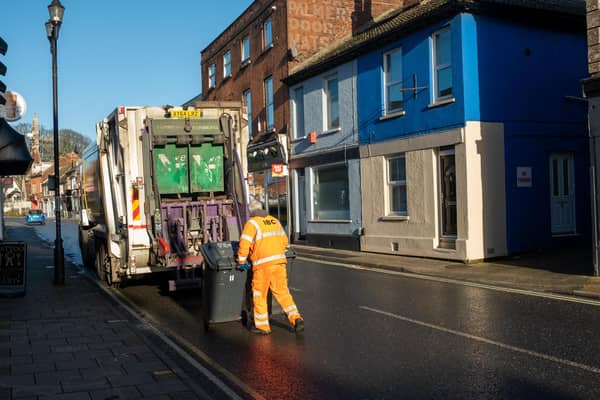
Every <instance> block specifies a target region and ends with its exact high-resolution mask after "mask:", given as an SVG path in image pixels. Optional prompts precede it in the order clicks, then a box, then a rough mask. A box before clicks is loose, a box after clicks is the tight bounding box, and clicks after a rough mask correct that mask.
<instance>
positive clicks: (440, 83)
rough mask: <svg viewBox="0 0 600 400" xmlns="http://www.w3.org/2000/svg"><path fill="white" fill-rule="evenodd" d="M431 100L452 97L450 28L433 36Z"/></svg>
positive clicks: (435, 100)
mask: <svg viewBox="0 0 600 400" xmlns="http://www.w3.org/2000/svg"><path fill="white" fill-rule="evenodd" d="M433 67H434V68H433V90H434V92H433V100H434V103H435V102H437V101H439V100H444V99H449V98H451V97H452V36H451V31H450V28H446V29H443V30H441V31H438V32H436V33H434V34H433Z"/></svg>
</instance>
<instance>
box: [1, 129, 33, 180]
mask: <svg viewBox="0 0 600 400" xmlns="http://www.w3.org/2000/svg"><path fill="white" fill-rule="evenodd" d="M32 162H33V158H31V154H30V153H29V149H28V148H27V144H26V143H25V136H23V135H21V134H20V133H19V132H17V131H16V130H14V128H13V127H12V126H10V125H9V124H8V122H6V120H5V119H4V118H0V176H1V175H4V176H6V175H25V174H26V173H27V170H29V167H31V163H32Z"/></svg>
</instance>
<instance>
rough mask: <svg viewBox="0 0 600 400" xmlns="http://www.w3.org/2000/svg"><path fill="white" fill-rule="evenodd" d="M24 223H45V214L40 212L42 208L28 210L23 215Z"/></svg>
mask: <svg viewBox="0 0 600 400" xmlns="http://www.w3.org/2000/svg"><path fill="white" fill-rule="evenodd" d="M25 223H26V224H27V225H31V224H41V225H45V224H46V215H45V214H44V213H43V212H42V210H29V212H28V213H27V216H26V217H25Z"/></svg>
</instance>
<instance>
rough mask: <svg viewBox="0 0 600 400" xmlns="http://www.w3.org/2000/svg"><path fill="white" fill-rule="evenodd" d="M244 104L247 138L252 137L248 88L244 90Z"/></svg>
mask: <svg viewBox="0 0 600 400" xmlns="http://www.w3.org/2000/svg"><path fill="white" fill-rule="evenodd" d="M244 106H246V111H247V112H248V138H252V92H250V89H248V90H245V91H244Z"/></svg>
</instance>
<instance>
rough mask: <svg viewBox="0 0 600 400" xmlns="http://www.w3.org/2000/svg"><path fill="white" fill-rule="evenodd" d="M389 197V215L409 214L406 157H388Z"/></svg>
mask: <svg viewBox="0 0 600 400" xmlns="http://www.w3.org/2000/svg"><path fill="white" fill-rule="evenodd" d="M387 192H388V193H387V197H388V214H389V215H408V209H407V205H406V158H405V157H404V155H400V156H395V157H390V158H388V159H387Z"/></svg>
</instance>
